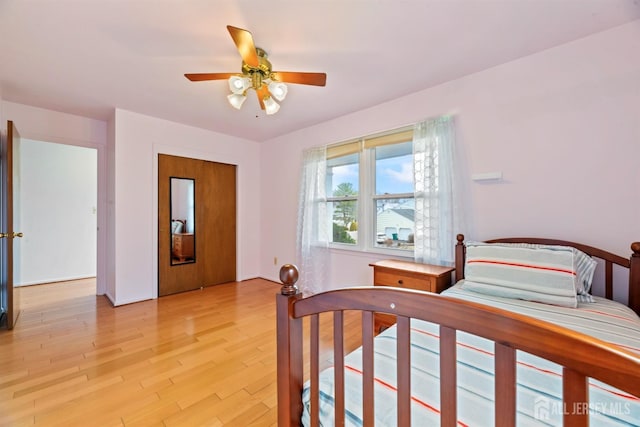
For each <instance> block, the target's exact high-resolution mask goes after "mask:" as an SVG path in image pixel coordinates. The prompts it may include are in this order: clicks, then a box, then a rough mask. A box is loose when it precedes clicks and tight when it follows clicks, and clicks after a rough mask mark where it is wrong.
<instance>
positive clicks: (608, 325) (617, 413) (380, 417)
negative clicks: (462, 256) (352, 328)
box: [302, 282, 640, 426]
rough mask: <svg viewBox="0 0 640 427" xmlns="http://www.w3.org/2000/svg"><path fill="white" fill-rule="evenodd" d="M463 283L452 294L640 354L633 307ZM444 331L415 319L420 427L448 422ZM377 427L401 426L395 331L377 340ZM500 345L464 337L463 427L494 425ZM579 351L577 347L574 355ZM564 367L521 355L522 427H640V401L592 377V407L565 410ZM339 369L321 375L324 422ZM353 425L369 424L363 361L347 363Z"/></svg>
mask: <svg viewBox="0 0 640 427" xmlns="http://www.w3.org/2000/svg"><path fill="white" fill-rule="evenodd" d="M463 285H464V282H460V283H458V284H456V285H455V286H453V287H452V288H450V289H449V290H447V291H446V292H444V294H446V295H448V296H451V297H454V298H461V299H464V300H468V301H474V302H478V303H482V304H487V305H492V306H496V307H499V308H502V309H506V310H510V311H514V312H517V313H521V314H525V315H528V316H532V317H536V318H539V319H542V320H546V321H549V322H552V323H555V324H558V325H561V326H564V327H567V328H570V329H573V330H576V331H579V332H583V333H585V334H588V335H591V336H594V337H596V338H599V339H602V340H604V341H607V342H610V343H613V344H616V345H619V346H621V347H623V348H625V349H627V350H629V351H632V352H636V353H638V354H640V318H638V317H637V316H636V314H635V313H634V312H633V311H632V310H631V309H629V308H628V307H626V306H624V305H622V304H619V303H616V302H613V301H609V300H606V299H604V298H598V297H594V299H595V302H593V303H580V304H579V306H578V308H565V307H558V306H552V305H548V304H541V303H536V302H530V301H523V300H513V299H507V298H500V297H494V296H488V295H482V294H478V293H474V292H470V291H466V290H464V289H463ZM438 333H439V329H438V325H436V324H432V323H428V322H424V321H420V320H417V319H412V320H411V364H412V367H411V370H412V377H411V378H412V380H411V381H412V382H411V386H412V389H411V411H412V422H413V425H416V426H437V425H439V424H440V412H439V408H440V396H439V390H440V388H439V355H438V347H439V345H438ZM374 351H375V355H374V399H375V425H376V426H394V425H396V420H397V414H396V409H395V406H396V362H395V352H396V336H395V327H392V328H389V329H387V330H386V331H384V332H383V333H381V334H380V335H378V336H377V337H376V339H375V340H374ZM493 351H494V344H493V342H492V341H488V340H486V339H483V338H480V337H477V336H474V335H470V334H467V333H464V332H458V335H457V353H458V361H457V371H458V374H457V375H458V425H460V426H485V425H486V426H493V425H494V373H493V371H494V366H493V365H494V363H493ZM567 351H571V349H567ZM561 372H562V368H561V367H560V366H559V365H557V364H555V363H552V362H549V361H547V360H544V359H541V358H539V357H536V356H533V355H530V354H527V353H524V352H522V351H518V352H517V381H518V384H517V398H516V401H517V410H518V412H517V415H516V421H517V425H519V426H549V425H552V426H555V425H562V417H563V414H564V413H565V412H579V411H581V412H588V413H589V417H590V424H591V425H593V426H638V425H640V400H639V399H638V398H636V397H634V396H631V395H629V394H627V393H625V392H622V391H620V390H617V389H615V388H613V387H610V386H608V385H606V384H603V383H601V382H599V381H596V380H593V379H589V402H588V403H586V402H585V403H583V404H580V405H577V406H576V407H563V406H562V401H561V396H562V377H561ZM333 375H334V374H333V368H329V369H326V370H324V371H323V372H321V373H320V420H321V424H322V425H323V426H331V425H333V419H334V417H333V407H334V406H333V403H334V400H333ZM345 395H346V396H347V398H346V402H345V408H346V414H345V419H346V424H347V425H351V426H359V425H362V355H361V349H357V350H355V351H354V352H352V353H350V354H349V355H347V356H346V357H345ZM309 397H310V390H309V383H308V382H307V383H306V384H305V386H304V389H303V402H304V411H303V416H302V423H303V425H308V424H309V413H308V410H309Z"/></svg>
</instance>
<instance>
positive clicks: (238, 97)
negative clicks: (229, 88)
mask: <svg viewBox="0 0 640 427" xmlns="http://www.w3.org/2000/svg"><path fill="white" fill-rule="evenodd" d="M227 99H228V100H229V104H231V106H232V107H233V108H236V109H238V110H239V109H240V108H242V104H244V101H245V100H246V99H247V95H244V94H242V93H232V94H231V95H227Z"/></svg>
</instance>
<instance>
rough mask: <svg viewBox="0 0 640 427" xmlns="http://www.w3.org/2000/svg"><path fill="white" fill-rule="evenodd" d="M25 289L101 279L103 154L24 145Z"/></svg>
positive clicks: (21, 271) (26, 141) (42, 144)
mask: <svg viewBox="0 0 640 427" xmlns="http://www.w3.org/2000/svg"><path fill="white" fill-rule="evenodd" d="M18 160H19V162H20V181H21V182H20V193H19V194H18V195H17V196H18V198H19V200H20V206H21V209H20V222H21V226H20V229H19V231H22V232H23V233H24V237H23V238H22V239H21V241H20V243H21V253H20V257H19V260H20V263H19V265H18V266H17V267H18V268H17V269H16V270H18V275H17V276H16V277H20V283H16V285H17V286H20V285H31V284H38V283H47V282H55V281H62V280H73V279H78V278H84V277H93V276H95V275H96V243H97V242H96V228H97V152H96V150H95V149H92V148H85V147H77V146H72V145H63V144H52V143H48V142H42V141H33V140H29V139H22V141H21V143H20V156H19V159H18Z"/></svg>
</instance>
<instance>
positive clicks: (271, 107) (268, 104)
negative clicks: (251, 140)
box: [263, 96, 280, 115]
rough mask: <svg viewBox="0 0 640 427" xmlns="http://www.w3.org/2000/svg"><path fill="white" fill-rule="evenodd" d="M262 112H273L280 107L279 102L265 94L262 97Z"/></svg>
mask: <svg viewBox="0 0 640 427" xmlns="http://www.w3.org/2000/svg"><path fill="white" fill-rule="evenodd" d="M263 101H264V112H265V113H267V115H271V114H275V113H277V112H278V110H279V109H280V104H278V103H277V102H276V101H274V100H273V98H272V97H271V96H265V97H264V99H263Z"/></svg>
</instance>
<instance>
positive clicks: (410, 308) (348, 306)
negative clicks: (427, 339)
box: [276, 235, 640, 426]
mask: <svg viewBox="0 0 640 427" xmlns="http://www.w3.org/2000/svg"><path fill="white" fill-rule="evenodd" d="M457 240H458V244H457V246H456V261H455V267H456V281H457V280H460V279H462V278H464V268H463V267H464V256H465V246H464V243H463V242H464V236H462V235H458V237H457ZM490 242H510V243H516V242H528V243H538V244H554V245H565V246H573V247H576V248H578V249H580V250H582V251H583V252H585V253H587V254H589V255H591V256H593V257H596V258H600V259H602V260H604V263H605V281H606V284H605V289H606V291H605V292H606V297H607V298H611V296H612V295H613V265H619V266H621V267H625V268H627V269H629V306H630V307H631V308H633V309H634V311H635V312H636V313H640V242H635V243H633V244H632V245H631V250H632V254H631V256H630V258H623V257H620V256H617V255H615V254H612V253H610V252H607V251H604V250H601V249H597V248H593V247H591V246H587V245H583V244H577V243H573V242H567V241H563V240H553V239H540V238H508V239H495V240H491V241H490ZM297 279H298V270H297V268H296V267H295V266H293V265H290V264H287V265H285V266H283V267H282V268H281V270H280V280H281V281H282V282H283V286H282V289H281V294H280V295H277V296H276V304H277V339H278V357H277V366H278V425H279V426H298V425H300V422H301V421H300V420H301V415H302V410H303V404H302V388H303V383H304V372H303V365H304V360H303V327H302V322H303V320H302V319H303V318H304V317H306V316H308V317H309V318H310V331H309V337H310V343H309V349H310V350H309V366H310V368H309V377H310V379H311V406H312V411H311V414H310V415H311V425H318V411H317V408H318V399H319V390H318V375H319V355H318V353H319V351H318V350H319V323H320V322H319V314H320V313H325V312H333V320H334V366H335V384H336V386H335V408H336V420H335V422H336V425H344V336H343V325H344V316H343V311H344V310H358V311H361V313H362V348H363V402H364V407H363V420H364V425H365V426H371V425H373V419H374V418H373V415H374V408H373V401H374V399H373V390H374V387H373V383H374V381H373V338H374V322H373V313H374V312H385V313H391V314H394V315H396V316H397V337H398V349H397V352H398V354H397V358H398V363H397V365H398V373H397V378H398V384H397V388H398V394H397V397H398V403H397V408H398V410H397V413H398V420H397V424H398V426H408V425H410V424H411V419H410V417H411V411H410V398H411V396H410V390H411V378H410V372H409V366H410V363H409V357H410V351H409V348H410V343H409V322H410V319H411V318H416V319H422V320H426V321H428V322H433V323H436V324H439V325H440V361H441V362H440V378H441V382H440V393H441V398H440V401H441V402H442V404H441V408H440V412H441V425H442V426H455V425H456V422H457V403H456V400H457V399H456V384H457V378H456V331H458V330H460V331H466V332H469V333H471V334H474V335H478V336H481V337H484V338H487V339H489V340H491V341H494V342H495V378H496V379H495V388H496V392H495V396H496V398H495V399H496V401H495V420H496V425H499V426H514V425H515V422H516V421H515V420H516V397H515V396H516V350H523V351H526V352H528V353H531V354H533V355H536V356H539V357H542V358H544V359H547V360H550V361H552V362H555V363H557V364H559V365H561V366H563V403H564V405H566V406H564V407H569V408H570V407H576V406H575V405H583V404H584V402H588V381H587V378H588V377H591V378H595V379H598V380H600V381H602V382H604V383H607V384H610V385H611V386H614V387H617V388H619V389H621V390H623V391H625V392H627V393H630V394H632V395H634V396H638V397H640V356H638V355H637V354H634V353H632V352H629V351H626V350H624V349H622V348H620V347H617V346H614V345H611V344H608V343H606V342H604V341H601V340H598V339H595V338H592V337H589V336H587V335H584V334H581V333H578V332H575V331H571V330H569V329H565V328H562V327H560V326H556V325H553V324H551V323H547V322H543V321H541V320H537V319H533V318H530V317H527V316H523V315H519V314H516V313H512V312H509V311H505V310H501V309H498V308H495V307H489V306H484V305H481V304H475V303H472V302H468V301H462V300H459V299H455V298H448V297H446V296H441V295H438V294H431V293H426V292H420V291H413V290H407V289H398V288H390V287H371V286H368V287H362V288H346V289H339V290H334V291H329V292H324V293H321V294H316V295H314V296H311V297H308V298H303V297H302V295H301V294H300V293H299V292H298V290H297V288H296V286H295V282H296V281H297ZM425 308H428V309H425ZM567 348H571V349H572V351H570V352H568V351H566V349H567ZM313 408H315V409H313ZM588 417H589V415H588V411H584V412H583V413H580V412H568V413H565V414H564V425H565V426H587V425H588V422H589V418H588Z"/></svg>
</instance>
